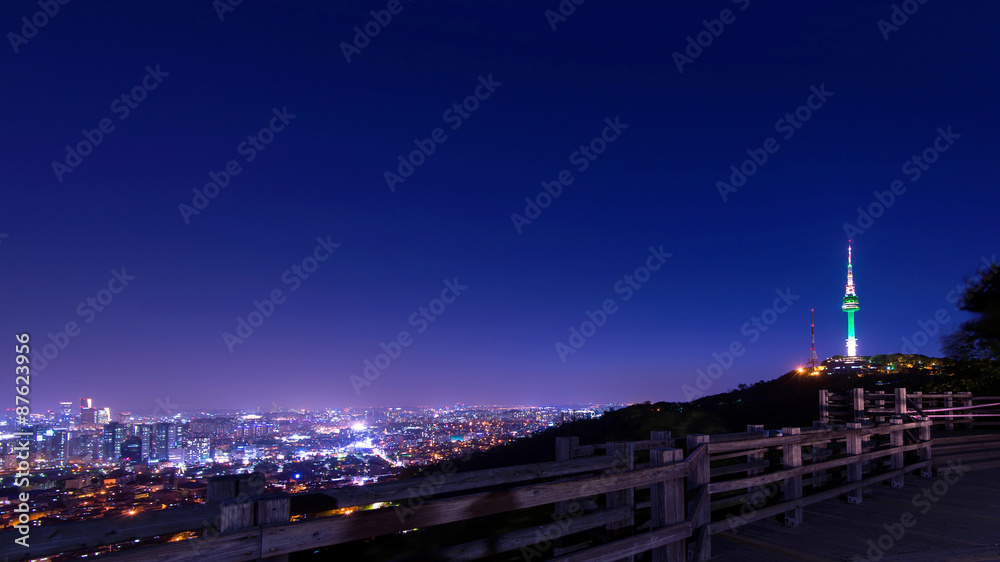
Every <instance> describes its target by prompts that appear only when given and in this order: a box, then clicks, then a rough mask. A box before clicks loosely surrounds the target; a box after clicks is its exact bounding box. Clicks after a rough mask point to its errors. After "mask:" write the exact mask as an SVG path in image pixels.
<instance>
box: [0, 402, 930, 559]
mask: <svg viewBox="0 0 1000 562" xmlns="http://www.w3.org/2000/svg"><path fill="white" fill-rule="evenodd" d="M930 426H931V422H930V421H915V422H910V423H903V420H902V419H901V418H900V417H896V418H894V419H893V420H892V423H890V424H885V425H880V426H864V425H862V424H861V423H857V422H851V423H850V425H849V426H847V427H846V428H839V427H838V428H829V427H826V426H824V425H823V424H821V423H819V422H817V423H816V424H814V427H811V428H794V427H789V428H783V429H782V430H780V431H765V430H763V428H762V427H761V426H751V427H749V428H748V431H747V432H745V433H736V434H724V435H711V436H709V435H688V436H687V437H686V438H682V439H674V438H671V436H670V433H669V432H653V434H652V435H651V439H649V440H645V441H634V442H612V443H603V444H589V445H581V444H580V443H579V439H577V438H572V437H570V438H559V439H557V443H556V460H555V461H551V462H541V463H535V464H529V465H521V466H514V467H507V468H498V469H490V470H479V471H470V472H457V471H455V470H453V469H454V466H452V467H451V468H448V467H447V466H446V467H445V468H444V469H442V470H441V471H438V472H437V473H433V474H430V475H429V476H425V477H418V478H416V479H410V480H401V481H395V482H389V483H384V484H376V485H370V486H361V487H347V488H337V489H328V490H323V491H321V492H318V493H311V494H296V495H287V494H279V495H261V494H260V490H261V487H260V484H261V482H260V481H259V477H252V476H241V477H229V478H221V479H218V480H216V481H214V482H211V483H210V485H209V490H210V493H211V498H210V500H211V501H210V503H209V504H207V505H202V506H196V507H190V508H183V509H169V510H163V511H159V512H149V513H143V514H140V515H138V516H135V517H134V518H124V519H122V518H119V519H112V520H96V521H83V522H73V523H64V524H53V525H43V526H38V527H33V528H32V531H31V541H30V544H31V546H30V548H27V549H26V548H24V547H22V546H20V545H15V544H14V543H13V540H14V538H16V537H17V532H16V531H13V532H10V531H8V532H4V533H0V556H6V557H9V558H8V559H9V560H25V559H29V558H40V557H44V556H51V555H54V554H57V553H66V552H78V553H80V554H83V553H88V549H89V552H90V553H93V552H96V551H97V550H98V549H102V548H103V550H104V552H103V553H102V555H101V559H109V558H110V559H123V560H124V559H127V560H163V561H167V560H218V561H229V560H255V559H272V560H282V559H285V558H284V557H286V556H287V555H288V554H290V553H294V552H298V551H303V550H307V549H309V550H315V549H320V548H325V547H332V546H336V545H347V543H351V542H352V541H359V540H370V539H373V538H374V540H376V541H378V540H389V539H390V538H392V540H396V539H399V538H400V537H404V538H407V537H411V536H412V537H416V538H417V541H414V542H415V543H421V539H420V537H425V536H427V537H432V538H433V539H434V541H440V540H442V539H445V540H448V541H450V542H451V543H456V542H457V543H458V544H447V543H445V545H444V546H442V545H440V544H438V545H437V546H435V547H434V548H433V549H432V551H431V552H421V553H419V555H420V556H421V557H425V558H431V559H438V560H474V559H478V558H482V557H484V556H491V555H494V554H497V553H503V552H511V551H520V554H521V556H522V557H523V558H525V559H526V560H532V559H536V558H537V559H555V560H619V559H623V558H629V559H631V558H634V557H635V556H636V555H639V554H641V553H644V552H651V557H652V559H653V560H658V561H660V560H662V561H665V560H695V561H698V560H708V559H709V558H710V557H711V535H712V534H713V533H717V532H721V531H723V530H726V529H732V528H736V527H739V526H741V525H745V524H747V523H750V522H753V521H757V520H759V519H762V518H767V517H774V516H777V517H779V518H780V519H781V520H782V521H783V522H784V523H786V524H788V525H792V526H795V525H798V524H799V523H801V522H802V518H803V509H802V508H803V507H804V506H806V505H809V504H812V503H816V502H820V501H825V500H829V499H831V498H835V497H837V496H844V497H846V498H847V500H848V501H851V502H855V503H857V502H860V501H861V498H862V495H861V492H862V488H864V487H869V486H871V485H873V484H875V483H878V482H888V483H890V484H892V485H894V486H900V485H902V479H903V477H904V474H906V473H907V472H910V471H915V470H919V471H920V473H921V474H922V475H925V476H926V475H929V474H930V473H931V468H932V467H931V463H932V459H931V446H932V443H931V438H930ZM318 500H322V501H318ZM362 507H365V509H359V510H357V511H354V512H353V513H349V514H347V513H344V512H343V511H340V512H334V511H331V510H345V508H362ZM497 514H505V519H504V521H510V522H517V527H516V528H512V529H505V530H504V531H505V532H497V531H496V530H494V529H492V528H491V529H488V530H486V531H484V533H482V534H480V535H475V534H468V533H462V534H456V533H455V532H453V531H450V529H453V527H451V526H452V525H456V524H466V523H469V522H475V521H483V519H482V518H484V517H490V516H495V515H497ZM292 516H295V517H296V518H297V520H295V521H292V520H291V518H292ZM303 517H304V518H303ZM185 531H193V532H195V533H197V534H199V535H200V536H198V537H197V538H190V539H187V540H176V541H175V542H156V541H157V540H159V541H163V540H166V539H168V538H170V537H174V538H175V539H179V538H182V536H181V535H178V534H179V533H183V532H185ZM411 533H414V534H413V535H411ZM456 535H457V537H460V538H456ZM157 537H158V539H157ZM378 537H383V538H381V539H380V538H378ZM123 543H133V544H132V546H130V547H121V548H120V546H121V545H122V544H123ZM136 543H137V544H136ZM421 544H422V543H421ZM111 545H118V546H111ZM411 546H412V545H411ZM338 548H344V546H338ZM414 554H416V553H414Z"/></svg>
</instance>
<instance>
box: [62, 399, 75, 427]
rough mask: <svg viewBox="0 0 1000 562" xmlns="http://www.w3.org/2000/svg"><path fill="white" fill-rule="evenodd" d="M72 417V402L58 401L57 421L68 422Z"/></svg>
mask: <svg viewBox="0 0 1000 562" xmlns="http://www.w3.org/2000/svg"><path fill="white" fill-rule="evenodd" d="M72 419H73V403H72V402H60V403H59V422H60V423H69V422H70V420H72Z"/></svg>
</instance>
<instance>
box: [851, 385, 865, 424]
mask: <svg viewBox="0 0 1000 562" xmlns="http://www.w3.org/2000/svg"><path fill="white" fill-rule="evenodd" d="M851 402H852V404H853V405H854V408H853V409H854V417H853V418H852V419H851V421H854V422H863V421H865V389H863V388H853V389H851Z"/></svg>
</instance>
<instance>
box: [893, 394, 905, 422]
mask: <svg viewBox="0 0 1000 562" xmlns="http://www.w3.org/2000/svg"><path fill="white" fill-rule="evenodd" d="M893 390H894V391H895V393H896V397H895V400H894V402H895V404H894V406H895V409H896V415H897V416H903V419H906V413H907V411H908V410H907V408H906V389H905V388H895V389H893Z"/></svg>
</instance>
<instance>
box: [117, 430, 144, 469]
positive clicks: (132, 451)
mask: <svg viewBox="0 0 1000 562" xmlns="http://www.w3.org/2000/svg"><path fill="white" fill-rule="evenodd" d="M121 456H122V458H124V459H127V460H128V463H129V464H136V463H139V462H141V461H142V440H141V439H139V437H137V436H135V435H130V436H129V437H128V438H126V439H125V442H124V443H122V447H121Z"/></svg>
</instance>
